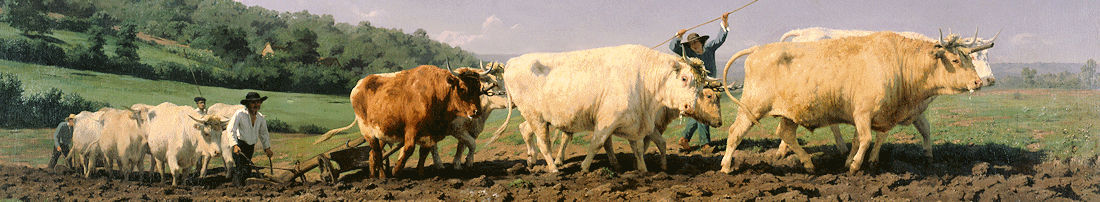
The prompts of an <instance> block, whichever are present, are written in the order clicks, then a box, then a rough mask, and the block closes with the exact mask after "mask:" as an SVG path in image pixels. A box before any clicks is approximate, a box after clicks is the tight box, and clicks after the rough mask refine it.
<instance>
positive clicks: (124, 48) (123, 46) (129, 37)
mask: <svg viewBox="0 0 1100 202" xmlns="http://www.w3.org/2000/svg"><path fill="white" fill-rule="evenodd" d="M134 29H135V27H134V25H133V24H124V25H122V27H121V28H120V29H119V30H118V36H117V37H118V40H117V41H115V42H116V44H115V45H116V47H115V55H116V56H118V60H119V61H120V62H123V63H128V64H134V63H137V62H138V60H140V59H141V58H140V57H139V56H138V53H137V50H138V46H137V43H136V42H137V31H136V30H134Z"/></svg>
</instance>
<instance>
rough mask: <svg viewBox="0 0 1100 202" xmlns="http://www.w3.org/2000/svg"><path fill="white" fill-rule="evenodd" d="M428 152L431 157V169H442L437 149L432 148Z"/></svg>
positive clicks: (441, 161)
mask: <svg viewBox="0 0 1100 202" xmlns="http://www.w3.org/2000/svg"><path fill="white" fill-rule="evenodd" d="M430 152H431V153H429V154H430V155H432V167H435V169H443V159H440V158H439V147H432V150H431V151H430Z"/></svg>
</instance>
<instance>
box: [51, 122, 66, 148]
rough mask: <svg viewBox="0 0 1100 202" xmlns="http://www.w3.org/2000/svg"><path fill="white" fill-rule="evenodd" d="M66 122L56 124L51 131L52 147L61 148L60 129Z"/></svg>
mask: <svg viewBox="0 0 1100 202" xmlns="http://www.w3.org/2000/svg"><path fill="white" fill-rule="evenodd" d="M65 125H66V123H61V124H57V129H55V130H54V131H53V147H54V148H55V149H58V148H61V130H62V129H64V128H65Z"/></svg>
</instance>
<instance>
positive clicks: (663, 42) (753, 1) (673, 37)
mask: <svg viewBox="0 0 1100 202" xmlns="http://www.w3.org/2000/svg"><path fill="white" fill-rule="evenodd" d="M757 1H760V0H752V2H749V3H747V4H745V5H744V6H741V7H740V8H737V9H734V10H733V11H730V12H726V13H725V14H730V13H733V12H737V11H740V10H741V9H744V8H745V7H749V5H752V4H753V3H756V2H757ZM725 14H724V15H725ZM718 19H722V17H721V16H719V17H717V18H714V19H711V20H710V21H707V22H704V23H703V24H698V25H695V26H693V27H691V28H687V29H686V30H693V29H695V28H699V27H700V26H703V25H705V24H709V23H712V22H714V21H717V20H718ZM675 38H676V36H672V37H669V38H668V39H665V41H662V42H661V43H659V44H657V45H655V46H653V49H656V48H657V47H660V46H661V44H665V43H668V41H672V39H675Z"/></svg>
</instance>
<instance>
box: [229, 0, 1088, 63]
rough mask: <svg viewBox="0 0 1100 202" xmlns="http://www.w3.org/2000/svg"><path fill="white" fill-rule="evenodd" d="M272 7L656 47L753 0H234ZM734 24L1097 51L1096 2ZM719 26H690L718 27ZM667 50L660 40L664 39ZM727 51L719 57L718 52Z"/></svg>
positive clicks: (380, 22) (875, 6) (440, 35)
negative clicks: (953, 36) (973, 38)
mask: <svg viewBox="0 0 1100 202" xmlns="http://www.w3.org/2000/svg"><path fill="white" fill-rule="evenodd" d="M237 1H239V2H242V3H244V4H245V5H249V6H261V7H264V8H268V9H273V10H278V11H292V12H295V11H301V10H308V11H309V12H310V13H313V14H327V15H332V16H333V18H335V19H336V21H337V22H345V23H350V24H357V23H358V22H360V21H369V22H370V23H371V24H372V25H374V26H378V27H387V28H399V29H403V30H404V31H405V32H407V33H411V32H413V31H414V30H416V29H417V28H423V29H424V30H426V31H427V32H428V34H429V36H430V37H431V38H432V39H435V40H439V41H443V42H446V43H448V44H451V45H455V46H460V47H462V48H463V49H464V50H469V51H472V52H475V53H478V54H522V53H529V52H557V51H569V50H579V49H588V48H596V47H604V46H614V45H620V44H642V45H646V46H653V45H656V44H657V43H659V42H661V41H663V40H664V39H667V38H668V37H671V36H672V35H673V34H674V33H675V32H676V31H677V30H679V29H682V28H687V27H690V26H693V25H696V24H699V23H702V22H705V21H707V20H709V19H711V18H714V17H717V16H719V15H721V13H723V12H726V11H729V10H733V9H735V8H737V7H740V6H741V5H743V4H745V3H747V2H748V1H749V0H733V1H717V0H708V1H655V0H646V1H602V0H561V1H514V0H486V1H473V0H458V1H442V0H432V1H422V0H409V1H380V0H365V1H359V0H314V1H307V0H281V1H280V0H237ZM730 26H731V32H730V34H729V36H728V38H727V42H726V44H725V45H723V46H722V48H721V49H719V52H718V57H719V58H728V57H729V56H730V55H732V54H733V53H734V52H737V51H738V50H741V49H744V48H748V47H751V46H753V45H760V44H766V43H770V42H775V41H776V40H778V39H779V36H781V35H782V34H783V33H784V32H786V31H789V30H792V29H799V28H806V27H827V28H841V29H864V30H895V31H913V32H919V33H924V34H926V35H929V36H936V35H937V33H938V32H937V29H939V28H943V29H944V30H945V31H946V30H948V29H950V30H952V31H954V32H959V33H961V34H962V35H964V36H970V35H973V32H974V29H975V28H976V27H978V28H979V29H980V30H981V31H980V33H979V34H980V35H982V37H985V38H988V37H992V35H993V34H994V33H995V32H997V30H1003V31H1002V33H1001V35H1000V37H999V38H998V40H997V43H996V46H995V47H994V48H993V49H992V50H991V52H990V56H989V57H990V60H991V61H992V62H1074V63H1080V62H1084V61H1085V60H1087V59H1089V58H1094V59H1100V2H1098V1H1087V0H1070V1H990V0H981V1H947V0H921V1H847V0H846V1H825V0H760V1H759V2H757V3H756V4H754V5H752V6H749V7H748V8H746V9H744V10H742V11H740V12H738V13H734V14H732V15H730ZM718 27H719V25H718V24H717V22H716V23H712V24H708V25H704V26H703V27H701V28H699V29H696V30H692V32H701V34H704V35H714V34H715V33H716V32H717V30H718ZM661 49H662V50H663V51H666V52H667V50H664V49H667V48H664V46H662V48H661ZM719 60H723V59H719Z"/></svg>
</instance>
